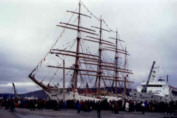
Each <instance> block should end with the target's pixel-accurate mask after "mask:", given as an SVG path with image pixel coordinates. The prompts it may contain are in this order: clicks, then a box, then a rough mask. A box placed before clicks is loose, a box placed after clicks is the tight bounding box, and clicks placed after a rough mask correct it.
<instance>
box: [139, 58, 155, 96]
mask: <svg viewBox="0 0 177 118" xmlns="http://www.w3.org/2000/svg"><path fill="white" fill-rule="evenodd" d="M155 63H156V62H155V61H153V64H152V67H151V70H150V72H149V76H148V79H147V82H146V85H145V86H143V89H142V92H144V93H146V92H147V87H148V85H149V81H150V79H151V75H152V72H153V69H154V65H155Z"/></svg>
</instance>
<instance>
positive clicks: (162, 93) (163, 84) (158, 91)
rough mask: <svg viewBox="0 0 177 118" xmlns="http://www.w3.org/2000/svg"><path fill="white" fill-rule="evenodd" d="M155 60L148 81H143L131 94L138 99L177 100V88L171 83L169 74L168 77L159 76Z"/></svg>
mask: <svg viewBox="0 0 177 118" xmlns="http://www.w3.org/2000/svg"><path fill="white" fill-rule="evenodd" d="M155 64H156V62H155V61H154V62H153V64H152V67H151V70H150V72H149V76H148V79H147V81H144V82H142V83H141V85H140V86H138V87H137V89H136V91H132V92H131V93H130V95H131V96H132V97H133V99H135V100H136V101H138V100H139V101H163V102H169V101H173V100H177V99H176V98H177V88H175V87H172V86H170V85H169V82H168V75H167V76H166V77H162V76H160V77H158V76H157V67H155Z"/></svg>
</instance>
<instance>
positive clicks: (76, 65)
mask: <svg viewBox="0 0 177 118" xmlns="http://www.w3.org/2000/svg"><path fill="white" fill-rule="evenodd" d="M80 14H81V3H80V2H79V13H78V27H77V47H76V60H75V70H74V91H75V90H76V89H77V78H78V69H79V49H80V20H81V17H80Z"/></svg>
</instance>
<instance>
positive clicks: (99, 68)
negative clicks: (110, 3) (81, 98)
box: [97, 19, 102, 95]
mask: <svg viewBox="0 0 177 118" xmlns="http://www.w3.org/2000/svg"><path fill="white" fill-rule="evenodd" d="M101 38H102V19H100V37H99V57H98V58H99V59H98V75H99V76H98V88H97V94H98V95H100V81H101V75H102V72H101V62H102V60H101V54H102V41H101Z"/></svg>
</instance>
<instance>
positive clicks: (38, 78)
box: [29, 2, 132, 100]
mask: <svg viewBox="0 0 177 118" xmlns="http://www.w3.org/2000/svg"><path fill="white" fill-rule="evenodd" d="M83 12H84V13H83ZM67 13H69V14H70V15H71V16H70V18H69V20H68V22H60V23H59V24H58V25H57V27H59V28H60V30H61V34H60V36H59V38H58V39H57V40H56V41H55V43H54V45H53V46H52V47H51V49H50V50H49V52H48V53H47V54H46V56H45V57H44V58H43V59H42V60H41V61H40V62H39V64H38V65H37V66H36V67H35V68H34V69H33V70H32V72H31V73H30V74H29V78H30V79H31V80H32V81H33V82H34V83H36V84H37V85H38V86H40V87H41V88H42V89H43V90H44V91H45V92H46V93H47V94H48V96H49V97H50V98H51V99H53V100H73V99H75V100H100V99H102V98H106V99H110V100H119V99H120V96H124V97H125V96H126V93H127V86H128V85H129V84H131V83H132V82H131V81H130V80H129V75H130V74H132V71H131V70H129V69H128V66H127V65H128V64H127V63H128V60H127V56H128V55H129V54H128V51H127V49H126V47H125V41H123V40H121V39H120V38H119V35H118V31H117V30H116V31H114V30H111V28H109V26H108V25H107V23H106V22H105V20H104V19H103V18H102V16H101V17H100V18H98V17H96V16H95V15H94V14H93V13H92V12H91V11H90V10H89V9H88V8H87V7H86V6H85V5H84V4H83V3H82V2H79V4H78V8H77V9H76V10H73V11H67ZM120 88H122V89H120Z"/></svg>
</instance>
